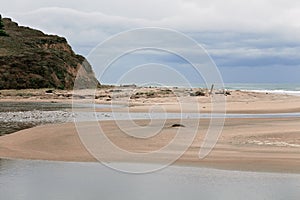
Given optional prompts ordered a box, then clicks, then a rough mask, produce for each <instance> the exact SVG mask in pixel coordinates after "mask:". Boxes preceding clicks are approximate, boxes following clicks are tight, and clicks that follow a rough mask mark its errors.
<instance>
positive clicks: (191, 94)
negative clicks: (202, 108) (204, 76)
mask: <svg viewBox="0 0 300 200" xmlns="http://www.w3.org/2000/svg"><path fill="white" fill-rule="evenodd" d="M190 96H195V97H196V96H206V92H205V91H204V90H198V91H196V92H192V93H190Z"/></svg>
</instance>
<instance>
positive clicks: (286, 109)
mask: <svg viewBox="0 0 300 200" xmlns="http://www.w3.org/2000/svg"><path fill="white" fill-rule="evenodd" d="M102 92H103V93H105V90H104V91H100V92H99V93H102ZM3 93H5V92H1V94H2V95H3ZM47 95H48V94H47ZM51 95H52V97H55V95H54V94H51ZM106 98H107V97H103V98H102V99H101V98H100V99H97V102H98V103H104V102H106V103H107V102H108V101H107V99H106ZM188 98H194V100H195V99H196V100H197V102H198V103H199V104H198V105H199V107H200V112H209V111H210V105H211V104H210V97H205V96H204V97H202V96H201V97H188ZM12 99H14V101H45V99H43V96H38V95H37V96H33V97H31V98H21V97H20V98H19V99H15V98H14V97H12V98H11V96H10V97H9V96H5V97H4V96H2V98H1V101H10V100H12ZM175 99H176V97H172V96H171V94H170V95H169V96H166V95H165V96H157V97H155V98H149V97H148V98H147V97H145V98H144V97H140V98H136V99H131V100H130V107H129V110H130V111H132V112H148V111H149V109H150V108H151V105H154V104H156V105H160V106H163V107H164V108H165V109H166V110H167V111H168V112H180V110H179V107H178V103H177V102H176V101H175ZM60 100H61V101H71V99H70V97H64V99H63V98H61V99H59V98H48V99H47V101H60ZM226 100H227V106H226V107H227V113H290V112H300V97H296V96H289V95H278V94H265V93H253V92H242V91H231V95H228V96H226ZM187 108H189V106H187ZM190 108H191V110H190V111H189V112H199V110H198V111H195V110H193V109H192V108H193V107H192V106H191V105H190ZM98 111H105V112H108V111H110V109H109V108H103V109H98ZM117 111H118V112H122V111H126V109H125V108H118V109H117ZM209 122H210V121H209V119H201V120H200V126H199V128H197V130H196V131H197V135H196V137H195V139H194V141H193V143H192V145H191V146H190V147H189V148H188V150H187V151H186V152H185V153H184V154H183V156H181V157H180V158H179V159H178V160H177V161H176V164H180V165H194V166H200V167H213V168H221V169H230V170H249V171H272V172H290V173H300V125H299V124H300V118H292V117H290V118H261V119H259V118H255V119H226V121H225V126H224V129H223V131H222V134H221V136H220V138H219V140H218V142H217V144H216V146H215V147H214V149H213V150H212V151H211V153H210V154H209V155H208V156H207V157H206V158H205V159H199V157H198V154H199V150H200V148H201V144H202V142H203V139H204V136H205V134H206V132H207V129H208V125H209ZM99 123H100V125H101V127H102V128H103V130H104V132H105V134H106V136H107V137H108V138H109V139H110V140H111V141H112V142H113V143H114V144H115V145H116V146H118V147H120V148H122V149H124V150H126V151H129V152H134V153H147V152H152V151H155V150H159V149H160V148H162V147H164V146H165V145H167V144H168V143H169V142H170V141H172V139H173V138H174V137H175V135H176V133H177V131H178V130H179V129H181V130H182V131H185V132H186V133H189V132H191V131H194V130H195V127H194V126H193V125H191V124H192V123H191V121H190V120H188V119H185V120H183V121H179V120H176V119H169V120H167V121H166V123H165V124H164V126H163V127H160V128H161V130H160V132H159V133H158V134H157V135H155V136H153V137H150V138H147V139H139V138H134V137H131V136H129V135H126V134H124V133H123V131H122V130H121V129H120V128H119V127H118V126H117V124H116V122H115V121H103V122H99ZM135 123H137V124H138V125H140V126H142V127H143V126H146V125H147V124H148V123H149V120H136V121H135ZM175 123H181V124H183V125H184V127H172V125H173V124H175ZM125 124H126V123H125ZM128 124H129V123H128ZM154 124H155V123H154ZM84 125H85V126H86V127H89V122H86V124H84ZM128 126H129V125H128ZM127 128H130V127H127ZM154 128H155V127H154ZM135 131H139V128H136V130H135ZM177 145H180V142H178V144H177ZM104 151H105V150H104ZM173 154H174V152H168V153H167V154H163V155H161V156H159V157H158V158H157V159H156V160H153V161H152V162H158V163H159V162H161V161H163V160H164V159H166V158H168V157H169V156H172V155H173ZM0 157H2V158H22V159H41V160H59V161H84V162H90V161H91V162H94V161H96V159H95V158H93V156H91V155H90V153H89V152H88V150H87V149H86V148H85V146H84V145H83V144H82V142H81V140H80V138H79V136H78V133H77V131H76V128H75V125H74V123H64V124H51V125H43V126H38V127H34V128H31V129H26V130H22V131H19V132H16V133H13V134H9V135H5V136H2V137H0ZM103 159H105V160H106V161H113V162H119V161H124V162H130V160H126V158H123V157H120V156H119V155H117V154H114V153H111V152H105V156H104V157H103ZM145 162H149V161H147V160H145ZM150 162H151V161H150Z"/></svg>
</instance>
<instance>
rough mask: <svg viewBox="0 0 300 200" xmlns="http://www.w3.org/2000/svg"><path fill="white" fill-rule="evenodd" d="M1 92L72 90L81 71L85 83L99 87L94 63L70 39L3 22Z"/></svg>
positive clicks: (0, 54) (82, 80) (4, 19)
mask: <svg viewBox="0 0 300 200" xmlns="http://www.w3.org/2000/svg"><path fill="white" fill-rule="evenodd" d="M1 21H2V24H3V28H2V32H4V33H6V34H2V35H0V89H25V88H59V89H72V88H73V84H74V80H75V78H76V75H77V73H78V72H79V69H80V68H81V67H82V68H81V70H80V73H81V82H82V84H93V85H94V84H98V85H100V84H99V82H98V81H97V79H96V78H95V76H94V73H93V70H92V68H91V66H90V64H89V63H88V62H87V61H86V60H85V58H84V57H83V56H81V55H77V54H75V53H74V51H73V50H72V48H71V47H70V45H69V44H68V43H67V40H66V39H65V38H63V37H59V36H56V35H47V34H44V33H43V32H41V31H39V30H34V29H31V28H28V27H23V26H19V25H18V24H17V23H15V22H13V21H12V20H11V19H8V18H3V19H1Z"/></svg>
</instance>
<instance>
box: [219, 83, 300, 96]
mask: <svg viewBox="0 0 300 200" xmlns="http://www.w3.org/2000/svg"><path fill="white" fill-rule="evenodd" d="M224 85H225V88H226V89H228V90H243V91H253V92H264V93H277V94H289V95H297V96H300V83H293V84H291V83H280V84H279V83H276V84H274V83H263V84H260V83H225V84H224Z"/></svg>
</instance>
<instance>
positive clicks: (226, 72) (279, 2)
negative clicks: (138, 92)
mask: <svg viewBox="0 0 300 200" xmlns="http://www.w3.org/2000/svg"><path fill="white" fill-rule="evenodd" d="M1 1H3V2H2V3H1V7H0V13H1V14H2V16H3V17H10V18H12V19H13V20H14V21H16V22H18V23H19V24H20V25H26V26H30V27H34V28H38V29H41V30H42V31H44V32H46V33H51V34H58V35H61V36H64V37H66V38H67V40H68V41H69V43H70V44H71V45H72V47H73V49H74V50H75V51H76V53H79V54H82V55H85V56H87V55H88V54H89V52H90V51H91V50H92V49H93V48H94V47H95V46H96V45H97V44H99V43H100V42H103V41H104V40H105V39H107V38H108V37H110V36H112V35H114V34H117V33H119V32H121V31H126V30H129V29H133V28H142V27H162V28H169V29H174V30H177V31H180V32H183V33H185V34H187V35H188V36H189V37H191V38H193V39H194V40H196V41H197V42H198V43H200V44H201V45H203V47H205V49H206V50H207V51H208V53H209V54H210V56H211V57H212V59H213V60H214V61H215V63H216V65H217V66H218V68H219V70H220V71H221V74H222V76H223V79H224V81H225V82H236V83H240V82H270V83H289V82H296V83H299V82H300V81H299V80H300V78H299V77H300V20H299V19H300V1H298V0H252V1H244V0H226V1H224V0H209V1H207V0H151V1H143V0H123V1H117V0H93V1H89V0H65V1H61V0H51V1H49V0H22V1H20V0H18V1H17V0H10V1H4V0H1ZM140 55H143V54H140ZM145 55H147V54H145ZM145 57H147V56H145ZM148 57H149V55H148ZM130 59H131V60H132V59H137V56H131V57H130ZM130 59H129V58H128V59H127V60H126V62H125V61H124V63H127V64H128V63H129V64H128V65H130V62H129V61H130ZM147 60H149V58H147V59H145V61H147ZM150 60H151V62H153V58H151V59H150ZM155 61H156V62H159V63H160V64H163V65H174V66H176V67H179V66H180V65H184V63H182V62H181V61H178V58H176V56H170V55H169V56H168V59H166V58H165V57H164V58H163V57H162V56H158V57H157V58H155ZM176 61H178V62H176ZM132 63H134V64H137V63H136V62H132ZM138 64H142V62H138ZM145 64H146V63H145ZM121 65H122V63H121ZM131 65H132V64H131ZM187 76H188V75H187ZM106 81H107V82H114V80H106Z"/></svg>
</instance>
